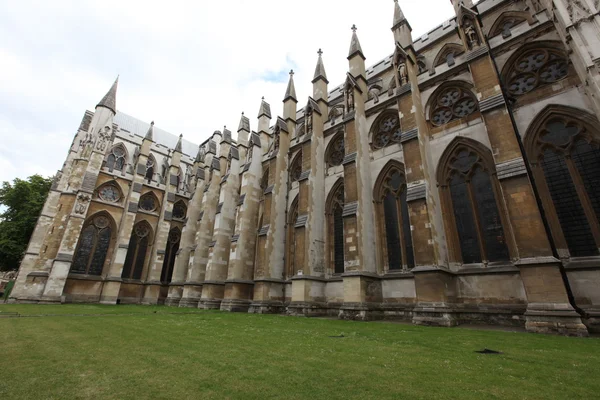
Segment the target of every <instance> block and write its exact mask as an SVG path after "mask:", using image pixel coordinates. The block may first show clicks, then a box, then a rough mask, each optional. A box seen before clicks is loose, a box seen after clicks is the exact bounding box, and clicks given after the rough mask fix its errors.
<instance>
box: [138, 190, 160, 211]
mask: <svg viewBox="0 0 600 400" xmlns="http://www.w3.org/2000/svg"><path fill="white" fill-rule="evenodd" d="M139 207H140V209H141V210H144V211H148V212H154V211H156V209H157V208H158V200H157V198H156V196H155V195H154V193H152V192H148V193H146V194H144V195H142V197H140V202H139Z"/></svg>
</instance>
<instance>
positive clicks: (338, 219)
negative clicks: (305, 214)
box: [327, 181, 345, 274]
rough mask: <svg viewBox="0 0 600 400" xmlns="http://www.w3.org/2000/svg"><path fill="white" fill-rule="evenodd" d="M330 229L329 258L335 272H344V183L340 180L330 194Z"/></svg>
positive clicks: (328, 215)
mask: <svg viewBox="0 0 600 400" xmlns="http://www.w3.org/2000/svg"><path fill="white" fill-rule="evenodd" d="M327 204H328V207H327V221H328V224H327V225H328V231H329V235H328V236H329V239H328V240H329V260H330V265H331V270H332V272H333V273H334V274H342V273H344V271H345V267H344V217H343V214H344V204H345V201H344V183H343V182H341V181H340V182H338V183H337V184H336V185H335V186H334V187H333V188H332V190H331V192H330V194H329V200H328V202H327Z"/></svg>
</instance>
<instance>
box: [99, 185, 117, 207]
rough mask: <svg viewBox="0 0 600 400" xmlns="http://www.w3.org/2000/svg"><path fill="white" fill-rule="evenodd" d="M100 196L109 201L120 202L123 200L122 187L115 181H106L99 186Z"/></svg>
mask: <svg viewBox="0 0 600 400" xmlns="http://www.w3.org/2000/svg"><path fill="white" fill-rule="evenodd" d="M97 193H98V198H100V200H102V201H106V202H108V203H118V202H119V201H120V200H121V197H122V195H121V189H119V187H118V186H117V185H116V184H115V183H112V182H111V183H106V184H104V185H102V186H100V187H99V188H98V191H97Z"/></svg>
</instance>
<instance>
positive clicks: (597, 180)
mask: <svg viewBox="0 0 600 400" xmlns="http://www.w3.org/2000/svg"><path fill="white" fill-rule="evenodd" d="M571 158H572V159H573V162H574V163H575V166H576V167H577V170H578V171H579V174H580V175H581V179H582V180H583V184H584V186H585V190H586V192H587V195H588V197H589V199H590V202H591V203H592V208H593V209H594V212H595V213H596V218H597V220H598V222H599V223H600V150H598V149H597V148H595V147H593V146H592V145H590V144H589V143H588V142H586V141H584V140H579V141H578V142H577V143H576V144H575V146H574V147H573V149H572V151H571Z"/></svg>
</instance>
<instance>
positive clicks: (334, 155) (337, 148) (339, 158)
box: [327, 133, 346, 167]
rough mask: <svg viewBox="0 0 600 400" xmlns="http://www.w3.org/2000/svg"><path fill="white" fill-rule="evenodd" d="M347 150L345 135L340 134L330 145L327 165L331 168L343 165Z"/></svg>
mask: <svg viewBox="0 0 600 400" xmlns="http://www.w3.org/2000/svg"><path fill="white" fill-rule="evenodd" d="M345 155H346V150H345V149H344V134H343V133H340V134H338V136H337V137H335V138H334V139H333V141H332V142H331V144H330V145H329V151H328V153H327V164H328V165H329V166H330V167H336V166H338V165H342V163H343V162H344V157H345Z"/></svg>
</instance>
